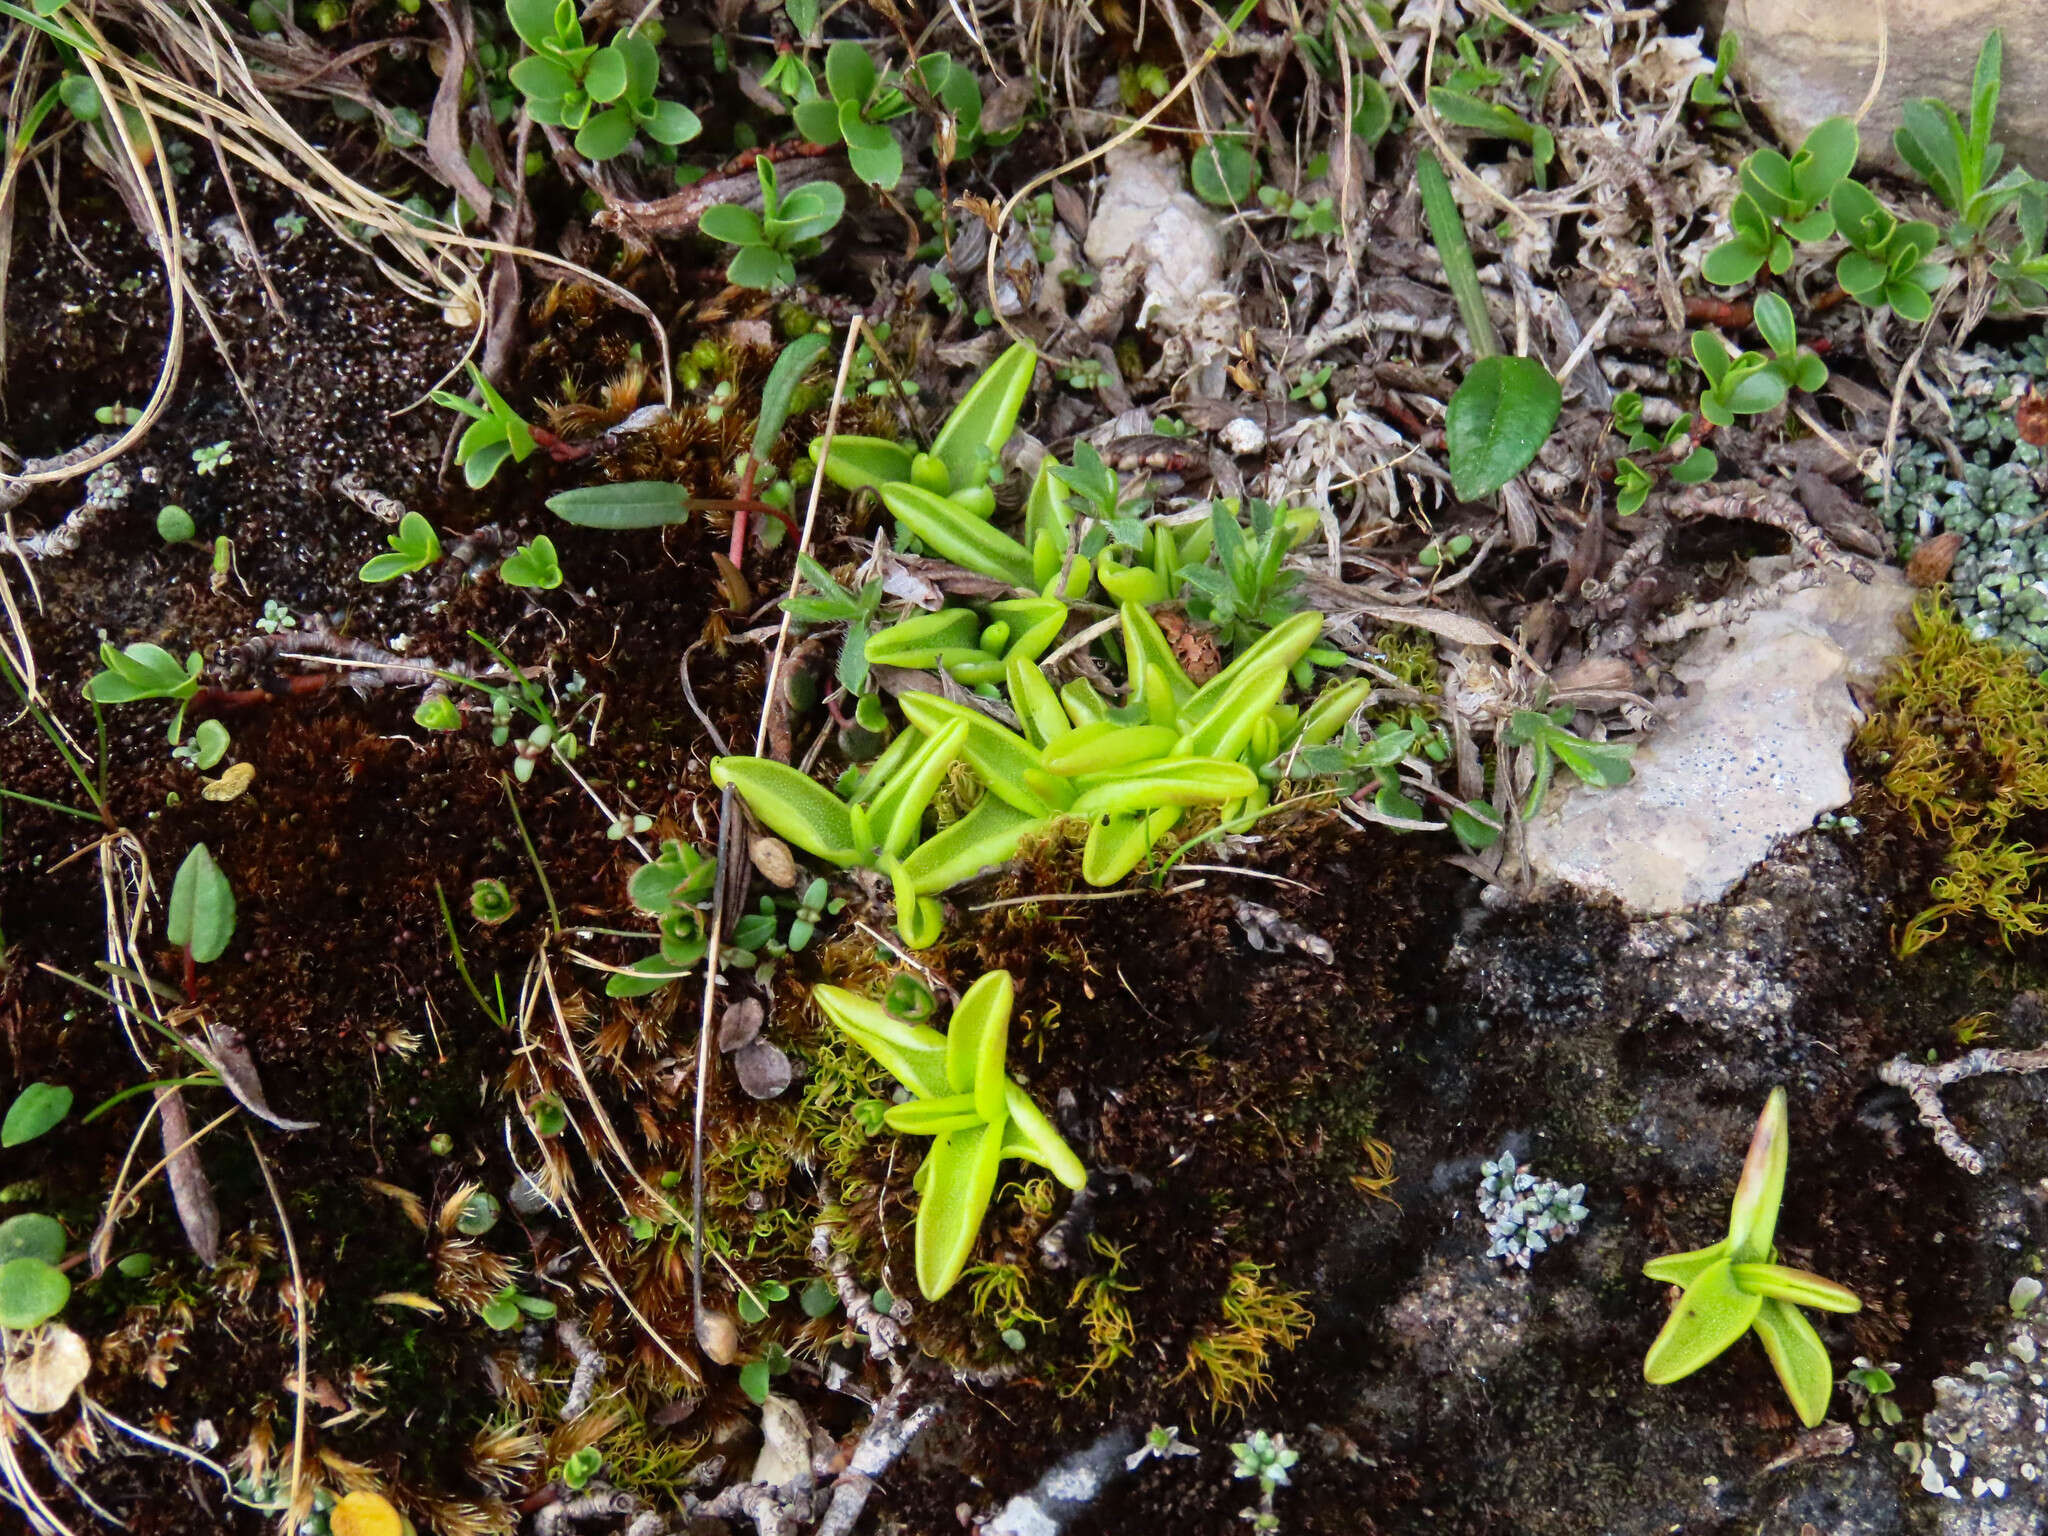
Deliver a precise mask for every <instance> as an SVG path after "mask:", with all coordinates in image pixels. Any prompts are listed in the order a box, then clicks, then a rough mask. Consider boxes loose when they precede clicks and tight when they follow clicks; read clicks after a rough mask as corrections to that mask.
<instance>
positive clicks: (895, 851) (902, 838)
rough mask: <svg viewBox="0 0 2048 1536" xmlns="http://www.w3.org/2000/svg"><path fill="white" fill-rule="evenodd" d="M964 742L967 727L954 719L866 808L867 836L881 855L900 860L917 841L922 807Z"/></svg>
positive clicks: (935, 790) (928, 799)
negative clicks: (871, 839)
mask: <svg viewBox="0 0 2048 1536" xmlns="http://www.w3.org/2000/svg"><path fill="white" fill-rule="evenodd" d="M966 742H967V727H966V725H965V724H964V723H962V722H961V721H958V720H955V721H954V722H953V723H952V724H951V725H949V726H946V727H945V728H944V729H943V730H940V731H937V732H934V733H933V734H932V735H931V736H929V737H927V738H926V739H925V743H924V745H923V746H921V747H920V748H918V750H917V751H916V752H914V753H913V754H911V756H910V758H909V759H908V760H907V761H906V762H905V763H904V764H903V766H902V768H901V769H899V770H898V771H897V773H896V776H895V777H894V778H892V779H891V780H890V781H889V784H888V787H887V788H885V789H884V790H883V791H882V792H881V793H880V794H879V795H877V796H876V797H875V799H874V803H873V804H872V805H870V806H869V807H868V834H869V836H871V837H872V838H873V839H874V841H875V845H876V846H877V847H878V848H880V849H881V850H882V851H883V852H884V853H887V854H890V855H893V856H894V857H897V858H901V857H902V856H903V855H904V854H905V853H907V852H908V851H909V850H910V846H911V845H912V844H913V843H915V842H916V841H917V834H918V829H919V826H920V824H921V823H922V822H923V820H924V812H925V807H926V806H928V805H930V804H931V802H932V796H933V795H934V794H936V793H937V792H938V788H939V785H940V784H941V783H943V782H944V780H945V777H946V770H947V769H949V768H951V767H952V766H953V763H954V760H955V759H957V758H958V757H959V756H960V749H961V748H962V747H963V746H964V745H965V744H966Z"/></svg>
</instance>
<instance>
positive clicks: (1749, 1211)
mask: <svg viewBox="0 0 2048 1536" xmlns="http://www.w3.org/2000/svg"><path fill="white" fill-rule="evenodd" d="M1785 1105H1786V1101H1785V1090H1784V1089H1782V1088H1774V1089H1772V1090H1771V1096H1770V1099H1769V1101H1768V1102H1767V1103H1766V1104H1765V1105H1764V1112H1763V1113H1762V1114H1761V1115H1760V1116H1758V1117H1757V1122H1756V1134H1755V1136H1754V1137H1753V1138H1752V1139H1751V1141H1750V1144H1749V1157H1748V1159H1747V1160H1746V1161H1745V1162H1744V1163H1743V1166H1742V1180H1741V1182H1740V1183H1739V1184H1737V1185H1736V1187H1735V1203H1734V1205H1733V1206H1732V1207H1731V1208H1730V1210H1729V1213H1728V1235H1727V1236H1726V1237H1724V1238H1722V1239H1721V1240H1720V1241H1719V1242H1717V1243H1715V1244H1713V1245H1712V1246H1711V1247H1707V1248H1700V1249H1696V1250H1694V1251H1693V1252H1691V1253H1674V1254H1669V1255H1667V1256H1665V1257H1663V1258H1660V1259H1652V1260H1651V1261H1650V1262H1649V1263H1647V1264H1645V1265H1644V1266H1643V1273H1644V1274H1645V1275H1647V1276H1649V1277H1650V1278H1651V1279H1652V1280H1663V1281H1667V1282H1669V1283H1670V1284H1672V1285H1676V1286H1679V1287H1680V1288H1681V1289H1682V1290H1683V1291H1684V1294H1683V1295H1682V1296H1681V1297H1680V1298H1679V1300H1678V1305H1677V1306H1675V1307H1673V1308H1672V1309H1671V1316H1670V1317H1669V1318H1668V1319H1667V1320H1666V1321H1665V1324H1664V1327H1663V1329H1662V1330H1661V1331H1660V1332H1659V1333H1658V1335H1657V1338H1656V1341H1655V1342H1654V1343H1652V1344H1651V1345H1650V1352H1649V1354H1648V1355H1647V1356H1646V1357H1645V1358H1644V1360H1643V1376H1644V1379H1645V1380H1647V1381H1649V1382H1650V1383H1651V1384H1652V1385H1655V1386H1665V1385H1668V1384H1669V1383H1671V1382H1674V1381H1679V1380H1681V1379H1683V1378H1684V1377H1687V1376H1690V1375H1691V1374H1692V1373H1693V1372H1694V1371H1696V1370H1698V1369H1699V1368H1700V1367H1701V1366H1703V1365H1705V1364H1706V1363H1707V1362H1708V1361H1710V1360H1712V1359H1713V1358H1714V1357H1715V1356H1717V1355H1719V1354H1721V1353H1722V1352H1723V1351H1724V1350H1726V1349H1727V1348H1728V1347H1729V1346H1730V1345H1732V1344H1733V1343H1734V1342H1735V1341H1736V1340H1737V1339H1739V1338H1741V1337H1742V1336H1743V1335H1744V1334H1745V1333H1748V1332H1749V1331H1750V1330H1751V1329H1755V1330H1756V1334H1757V1337H1758V1338H1759V1339H1761V1340H1762V1341H1763V1346H1764V1353H1765V1354H1767V1355H1769V1356H1770V1360H1771V1365H1772V1367H1773V1368H1774V1369H1775V1370H1776V1371H1777V1373H1778V1380H1779V1381H1780V1382H1781V1383H1782V1384H1783V1386H1784V1388H1785V1395H1786V1396H1787V1397H1788V1398H1790V1399H1791V1400H1792V1409H1793V1411H1794V1412H1795V1413H1797V1414H1798V1415H1799V1419H1800V1422H1801V1423H1803V1424H1805V1425H1806V1427H1807V1428H1809V1429H1811V1428H1813V1427H1814V1426H1816V1425H1818V1424H1819V1423H1820V1421H1821V1419H1822V1418H1823V1417H1825V1416H1826V1414H1827V1410H1828V1398H1829V1397H1830V1396H1831V1395H1832V1394H1833V1392H1834V1379H1835V1377H1834V1367H1833V1366H1832V1365H1831V1364H1830V1363H1829V1361H1828V1352H1827V1346H1826V1345H1825V1344H1823V1343H1822V1342H1821V1339H1820V1335H1819V1334H1818V1333H1816V1332H1814V1329H1813V1324H1811V1323H1809V1322H1808V1321H1807V1320H1806V1317H1805V1314H1804V1313H1802V1312H1801V1311H1800V1310H1799V1309H1800V1308H1801V1307H1815V1308H1819V1309H1820V1310H1823V1311H1828V1312H1856V1311H1860V1310H1861V1309H1862V1306H1863V1303H1862V1302H1861V1301H1859V1300H1858V1299H1857V1298H1856V1295H1855V1293H1854V1292H1852V1291H1850V1290H1849V1289H1847V1288H1846V1287H1844V1286H1840V1285H1837V1284H1835V1282H1834V1281H1832V1280H1824V1279H1822V1278H1821V1277H1820V1276H1819V1275H1815V1274H1809V1273H1808V1272H1807V1271H1805V1270H1802V1269H1787V1268H1786V1267H1785V1266H1783V1265H1781V1264H1779V1263H1778V1261H1777V1258H1778V1254H1777V1249H1776V1248H1775V1247H1773V1246H1772V1242H1771V1239H1772V1237H1773V1236H1774V1235H1775V1234H1776V1232H1777V1227H1778V1207H1779V1205H1780V1203H1781V1202H1782V1200H1783V1198H1784V1194H1785V1166H1786V1162H1787V1158H1788V1152H1789V1143H1790V1141H1791V1129H1790V1116H1789V1114H1788V1112H1787V1110H1786V1107H1785Z"/></svg>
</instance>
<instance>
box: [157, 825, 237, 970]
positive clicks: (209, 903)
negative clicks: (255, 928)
mask: <svg viewBox="0 0 2048 1536" xmlns="http://www.w3.org/2000/svg"><path fill="white" fill-rule="evenodd" d="M234 933H235V892H234V887H232V886H231V885H229V884H228V877H227V876H226V875H225V874H223V873H221V867H220V866H219V865H218V864H216V863H215V862H214V861H213V855H212V854H211V853H209V852H208V851H207V847H206V844H204V843H194V844H193V845H192V851H191V852H190V853H188V854H186V855H185V862H184V863H182V864H180V865H179V866H178V877H177V879H176V880H174V881H172V882H171V905H170V910H169V912H168V913H167V914H166V918H165V922H164V936H165V937H166V938H167V939H169V940H170V941H171V943H173V944H176V945H177V946H179V947H180V948H181V949H188V950H190V951H191V952H192V958H193V960H194V961H195V962H196V963H198V964H200V965H205V964H207V963H209V962H210V961H214V960H218V959H219V958H220V957H221V954H222V952H223V951H224V950H226V949H227V947H228V940H229V939H231V938H233V937H234Z"/></svg>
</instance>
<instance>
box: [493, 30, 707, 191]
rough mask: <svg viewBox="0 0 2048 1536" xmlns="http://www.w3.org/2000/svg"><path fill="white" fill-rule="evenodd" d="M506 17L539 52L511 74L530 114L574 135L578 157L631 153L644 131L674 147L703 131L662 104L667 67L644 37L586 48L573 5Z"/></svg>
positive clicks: (675, 105)
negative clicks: (659, 87) (658, 88)
mask: <svg viewBox="0 0 2048 1536" xmlns="http://www.w3.org/2000/svg"><path fill="white" fill-rule="evenodd" d="M505 12H506V15H507V17H508V18H509V19H510V20H511V22H512V27H513V30H514V31H516V32H517V33H518V34H519V36H520V38H521V40H522V41H524V42H525V44H526V46H527V47H529V48H531V49H532V50H533V52H532V53H531V54H530V55H528V56H527V57H526V58H523V59H521V60H519V62H518V63H516V64H514V65H513V66H512V69H511V75H510V78H511V82H512V84H513V85H514V86H515V87H517V88H518V90H519V93H520V94H521V95H522V96H524V97H525V98H526V110H527V115H528V116H530V117H531V118H532V119H533V120H534V121H535V122H536V123H543V124H546V125H548V126H550V127H557V128H569V129H573V130H574V131H575V134H576V152H577V153H578V154H580V155H583V156H585V157H587V158H589V159H592V160H609V159H611V158H613V157H614V156H617V155H621V154H624V153H625V151H626V149H627V148H628V147H629V146H630V145H631V144H632V142H633V138H634V134H635V131H636V130H638V129H645V130H646V132H647V136H648V137H649V138H651V139H653V140H654V141H655V142H656V143H658V144H665V145H671V146H672V145H676V144H684V143H687V142H689V141H690V140H691V139H694V138H695V137H697V135H698V134H699V133H701V132H702V131H703V124H702V123H701V122H699V121H698V118H697V114H696V113H694V112H692V111H691V110H690V109H689V108H688V107H686V106H684V105H682V104H681V103H680V102H674V101H659V100H656V99H655V95H654V88H655V85H656V84H657V82H658V79H659V76H660V60H659V59H658V58H657V57H656V56H655V52H654V45H653V43H651V42H649V41H648V40H647V39H646V38H644V37H642V36H640V35H639V34H638V33H637V32H627V33H626V34H624V35H623V36H620V37H617V38H614V39H613V40H612V41H611V42H609V43H607V44H605V45H604V46H603V47H598V46H596V45H595V44H590V43H586V42H585V41H584V38H583V24H582V22H581V21H579V20H578V19H577V11H576V7H575V5H574V3H573V0H506V5H505ZM600 109H602V110H600Z"/></svg>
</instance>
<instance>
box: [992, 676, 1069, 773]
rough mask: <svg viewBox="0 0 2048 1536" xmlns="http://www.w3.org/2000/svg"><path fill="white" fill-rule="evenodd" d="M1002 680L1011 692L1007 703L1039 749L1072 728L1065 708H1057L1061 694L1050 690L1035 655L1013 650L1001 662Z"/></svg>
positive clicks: (1058, 738)
mask: <svg viewBox="0 0 2048 1536" xmlns="http://www.w3.org/2000/svg"><path fill="white" fill-rule="evenodd" d="M1003 680H1004V685H1005V688H1006V690H1007V692H1008V693H1009V695H1010V707H1011V708H1012V709H1014V710H1015V711H1016V712H1017V718H1018V719H1019V720H1021V721H1022V722H1023V723H1024V734H1025V735H1026V736H1027V737H1029V738H1030V740H1031V744H1032V745H1033V746H1034V747H1037V748H1038V749H1039V751H1040V752H1043V751H1045V749H1046V748H1048V747H1050V746H1051V745H1053V743H1055V742H1058V741H1064V740H1065V739H1066V737H1067V734H1068V733H1069V732H1070V731H1072V730H1073V729H1074V727H1073V725H1072V724H1071V723H1070V722H1069V721H1068V719H1067V712H1066V711H1065V710H1064V709H1062V708H1060V696H1059V695H1058V694H1056V693H1054V692H1053V690H1052V684H1051V683H1049V682H1047V681H1046V678H1045V673H1044V672H1043V671H1042V670H1040V668H1039V665H1038V662H1037V660H1036V659H1035V658H1031V659H1027V658H1025V657H1023V656H1020V655H1017V654H1016V653H1014V652H1013V653H1012V654H1011V655H1010V656H1009V657H1008V658H1007V659H1005V661H1004V662H1003Z"/></svg>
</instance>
